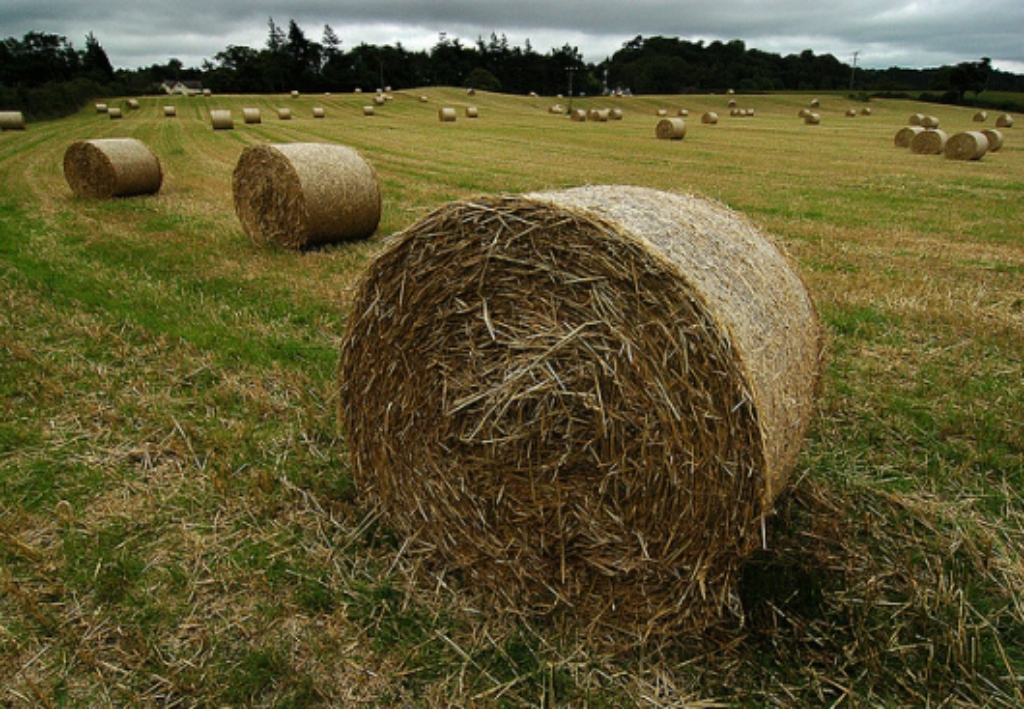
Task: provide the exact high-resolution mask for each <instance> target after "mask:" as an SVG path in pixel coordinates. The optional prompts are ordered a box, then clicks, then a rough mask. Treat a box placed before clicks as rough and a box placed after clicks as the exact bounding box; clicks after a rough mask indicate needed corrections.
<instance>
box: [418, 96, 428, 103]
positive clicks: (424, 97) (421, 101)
mask: <svg viewBox="0 0 1024 709" xmlns="http://www.w3.org/2000/svg"><path fill="white" fill-rule="evenodd" d="M429 101H430V99H429V98H427V97H426V96H420V103H428V102H429Z"/></svg>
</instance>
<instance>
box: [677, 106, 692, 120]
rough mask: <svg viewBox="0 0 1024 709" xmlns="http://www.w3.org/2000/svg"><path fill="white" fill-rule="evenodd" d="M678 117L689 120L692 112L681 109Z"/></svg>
mask: <svg viewBox="0 0 1024 709" xmlns="http://www.w3.org/2000/svg"><path fill="white" fill-rule="evenodd" d="M676 115H677V116H679V117H680V118H687V117H689V115H690V111H689V109H686V108H680V109H679V110H678V111H677V112H676Z"/></svg>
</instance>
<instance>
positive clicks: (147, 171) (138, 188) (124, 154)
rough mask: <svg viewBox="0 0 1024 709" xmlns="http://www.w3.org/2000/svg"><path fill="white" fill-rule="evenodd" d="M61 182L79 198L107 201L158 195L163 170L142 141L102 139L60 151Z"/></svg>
mask: <svg viewBox="0 0 1024 709" xmlns="http://www.w3.org/2000/svg"><path fill="white" fill-rule="evenodd" d="M64 179H65V180H67V183H68V186H69V187H70V188H71V191H72V192H73V193H74V194H75V195H77V196H79V197H89V198H92V199H111V198H113V197H130V196H132V195H140V194H155V193H157V192H159V191H160V185H161V184H162V183H163V170H162V169H161V167H160V161H159V160H158V159H157V157H156V155H154V154H153V151H152V150H150V149H149V148H148V147H147V146H146V144H145V143H143V142H142V141H139V140H136V139H135V138H102V139H98V140H80V141H77V142H74V143H72V144H71V145H70V146H68V149H67V150H66V151H64Z"/></svg>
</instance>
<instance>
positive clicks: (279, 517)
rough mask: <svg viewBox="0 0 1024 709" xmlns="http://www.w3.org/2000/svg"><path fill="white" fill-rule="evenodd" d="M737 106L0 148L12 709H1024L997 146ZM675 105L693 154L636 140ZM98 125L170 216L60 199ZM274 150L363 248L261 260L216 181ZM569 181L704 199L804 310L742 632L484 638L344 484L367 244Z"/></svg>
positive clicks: (129, 123) (137, 115)
mask: <svg viewBox="0 0 1024 709" xmlns="http://www.w3.org/2000/svg"><path fill="white" fill-rule="evenodd" d="M421 93H423V94H426V95H427V96H428V97H429V103H427V104H421V103H420V102H419V101H418V100H417V97H418V96H419V95H420V94H421ZM740 99H741V103H743V104H744V105H748V104H749V105H750V106H751V107H753V108H754V109H755V110H756V116H755V117H753V118H742V119H739V118H731V117H729V116H728V115H727V110H724V107H725V101H724V97H721V96H678V97H634V98H630V99H622V100H620V101H619V102H618V105H621V107H622V108H623V110H624V112H625V117H624V119H623V121H621V122H615V123H606V124H595V123H585V124H577V123H573V122H571V121H569V120H567V119H565V118H559V117H556V116H552V115H550V114H548V113H547V107H548V105H549V104H551V103H554V102H555V99H545V98H528V97H514V96H503V95H490V94H481V95H478V96H476V97H473V98H472V99H470V98H469V97H467V96H466V95H465V93H464V92H462V91H457V90H448V89H426V90H423V91H413V92H409V93H403V92H398V93H397V94H396V98H395V100H394V101H393V102H390V103H389V104H388V105H387V106H384V107H378V110H377V115H376V116H374V117H372V118H367V117H363V116H362V114H361V106H362V105H363V104H364V103H366V102H367V101H368V97H366V96H357V95H333V96H317V97H312V96H306V97H303V98H301V99H298V100H295V99H291V98H289V97H287V96H215V97H211V98H210V99H185V98H180V97H174V98H165V97H157V98H150V99H144V100H143V101H142V108H141V110H139V111H137V112H130V113H128V114H127V115H126V116H125V118H124V119H123V120H122V121H120V122H114V121H110V120H109V119H107V118H106V117H105V116H98V115H96V114H95V113H93V112H92V111H90V110H83V111H82V112H81V113H80V114H79V115H76V116H73V117H70V118H68V119H64V120H61V121H55V122H49V123H40V124H33V125H30V126H29V129H28V130H27V131H24V132H8V133H4V134H2V135H0V185H2V187H0V398H2V399H3V409H2V410H3V412H4V413H3V415H2V416H0V704H2V705H4V706H13V707H36V706H115V705H127V706H151V705H152V706H164V705H167V706H206V705H216V706H222V705H223V706H280V707H285V706H288V707H291V706H351V705H361V706H379V707H391V706H423V707H442V706H443V707H447V706H452V705H457V706H499V707H516V706H549V707H554V706H587V707H618V706H652V707H679V706H715V705H721V706H737V707H767V706H791V707H804V706H842V707H846V706H849V707H854V706H872V707H873V706H893V707H895V706H947V707H967V706H971V707H974V706H989V707H1015V706H1021V705H1024V681H1022V679H1021V677H1022V675H1024V649H1022V648H1024V609H1022V608H1021V605H1020V588H1021V587H1022V586H1024V541H1022V540H1024V492H1022V491H1024V362H1022V353H1024V335H1022V333H1024V300H1022V296H1021V294H1022V293H1024V232H1022V230H1021V226H1020V225H1021V221H1022V220H1021V217H1022V213H1021V207H1020V195H1021V193H1022V191H1024V145H1022V144H1021V141H1020V139H1019V136H1018V135H1017V133H1015V130H1016V129H1010V130H1007V131H1005V135H1006V144H1005V146H1004V148H1003V149H1002V150H1001V151H1000V152H998V153H995V154H991V155H988V156H986V157H985V158H984V159H983V160H982V161H980V162H976V163H959V162H954V161H948V160H944V159H942V158H939V157H935V158H932V157H924V156H915V155H911V154H910V153H909V152H907V151H904V150H898V149H896V148H894V147H893V145H892V137H893V135H894V134H895V132H896V131H897V130H898V129H899V128H900V127H901V126H902V125H904V123H905V121H906V118H907V117H908V116H909V115H910V114H912V113H915V112H926V113H931V114H935V115H938V116H939V118H940V119H941V121H942V123H943V125H944V127H947V129H948V130H950V131H955V130H958V129H960V130H965V129H971V128H974V127H976V124H974V123H973V122H972V121H971V116H972V115H973V111H972V110H970V109H963V108H956V107H949V106H939V105H930V104H918V103H912V102H905V101H891V100H884V101H882V100H876V101H873V102H872V104H871V105H872V109H873V115H872V116H869V117H868V116H858V117H856V118H846V117H844V116H843V112H844V111H845V108H846V107H847V106H846V103H847V102H846V100H845V99H843V98H842V97H839V96H823V97H822V99H823V103H824V104H825V106H824V107H823V109H822V124H821V125H820V126H816V127H811V126H805V125H804V124H803V123H802V122H801V121H800V120H799V119H798V118H797V117H796V113H797V111H798V110H799V109H800V108H801V107H803V106H804V105H805V104H806V102H807V100H808V99H807V97H805V96H799V95H765V96H750V97H745V96H744V97H740ZM471 101H472V103H473V104H475V105H477V106H479V108H480V118H479V119H477V120H474V121H470V120H467V119H465V118H464V117H463V114H462V108H463V107H464V106H465V105H467V104H469V103H470V102H471ZM166 103H173V104H176V105H177V106H178V117H177V118H173V119H165V118H164V117H163V113H162V108H161V107H162V106H163V105H164V104H166ZM563 103H565V101H564V100H563ZM607 103H609V100H605V99H600V98H575V99H574V105H575V106H577V107H583V108H588V107H590V106H603V105H605V104H607ZM279 105H285V106H288V107H290V108H291V109H292V113H293V116H294V119H293V120H292V121H287V122H282V121H279V120H278V119H277V118H276V112H275V108H276V107H277V106H279ZM314 105H323V106H324V107H325V109H326V112H327V118H326V119H325V120H317V121H314V120H313V119H312V117H311V115H312V114H311V111H312V107H313V106H314ZM441 105H451V106H454V107H455V108H456V109H457V111H458V112H459V120H458V121H457V122H456V123H455V124H444V125H442V124H440V123H439V122H438V120H437V116H436V111H437V108H438V107H439V106H441ZM245 106H256V107H259V108H260V109H261V110H262V112H263V117H264V122H263V124H262V125H260V126H245V125H244V124H242V122H241V110H242V108H243V107H245ZM679 107H686V108H689V110H690V112H691V113H690V120H689V121H688V131H687V136H686V139H685V140H683V141H681V142H676V141H672V142H669V141H658V140H656V139H655V137H654V126H655V124H656V122H657V118H656V115H655V114H656V111H657V110H658V109H659V108H668V109H674V108H679ZM210 108H229V109H231V110H232V111H233V112H234V114H235V116H236V128H235V130H234V131H232V132H230V133H226V132H221V131H218V132H214V131H212V130H211V129H210V126H209V122H208V110H209V109H210ZM709 109H714V110H718V111H719V113H720V115H722V120H721V122H720V124H719V125H717V126H702V125H701V124H700V123H699V116H700V114H701V113H702V112H703V111H705V110H709ZM115 135H127V136H134V137H138V138H140V139H142V140H144V141H146V142H147V143H148V144H149V145H150V146H151V147H152V148H153V149H154V151H155V152H156V153H157V154H158V156H159V157H160V159H161V163H162V166H163V169H164V174H165V181H164V185H163V188H162V190H161V192H160V194H159V195H156V196H149V197H142V198H134V199H124V200H114V201H109V202H92V201H86V200H80V199H76V198H74V197H73V196H72V195H71V193H70V191H69V190H68V188H67V186H66V184H65V183H64V180H63V175H62V172H61V160H62V156H63V152H64V150H65V149H66V147H67V145H68V144H70V142H71V141H73V140H76V139H82V138H95V137H106V136H115ZM295 140H301V141H331V142H341V143H344V144H347V145H350V146H352V147H354V148H356V149H358V150H359V151H360V152H361V153H362V154H363V156H364V157H365V158H366V159H367V160H368V161H370V162H371V164H373V166H374V168H375V169H376V171H377V173H378V176H379V179H380V182H381V185H382V189H383V193H384V204H383V214H382V222H381V226H380V230H379V232H378V235H377V236H376V237H375V238H374V239H372V240H369V241H367V242H361V243H352V244H343V245H338V246H332V247H328V248H324V249H320V250H316V251H311V252H307V253H302V254H296V253H291V252H284V251H280V250H274V249H258V248H256V247H255V246H253V245H252V244H251V243H249V241H248V240H247V239H246V237H245V235H244V234H243V233H242V231H241V228H240V226H239V224H238V222H237V219H236V217H235V215H234V210H233V205H232V200H231V188H230V182H231V171H232V169H233V167H234V165H235V163H236V161H237V158H238V156H239V155H240V153H241V151H242V149H243V148H244V147H245V146H246V145H251V144H255V143H261V142H267V141H295ZM586 183H606V184H614V183H626V184H640V185H645V186H650V187H655V188H660V189H666V190H676V191H687V192H689V191H692V192H699V193H702V194H705V195H708V196H711V197H714V198H716V199H719V200H722V201H724V202H725V203H727V204H728V205H729V206H731V207H733V208H734V209H737V210H739V211H741V212H744V213H746V214H747V215H748V216H749V217H750V218H751V219H752V220H753V221H755V222H756V223H757V224H758V225H760V226H761V227H762V228H763V229H764V230H765V231H768V232H770V233H772V234H774V235H775V236H776V237H777V238H778V240H779V241H780V242H781V243H782V244H783V245H784V246H785V247H786V248H787V250H788V251H789V253H790V254H791V255H792V256H793V258H794V262H795V264H796V267H797V268H798V270H799V271H800V273H801V275H802V276H803V277H804V279H805V281H806V282H807V284H808V287H809V289H810V291H811V293H812V295H813V297H814V299H815V301H816V303H817V305H818V308H819V312H820V314H821V319H822V322H823V324H824V326H825V329H826V332H827V337H828V347H827V354H828V360H827V365H826V371H825V376H824V381H823V386H822V392H821V396H820V400H819V409H818V415H817V418H816V420H815V422H814V425H813V428H812V430H811V432H810V434H809V436H808V439H807V441H806V444H805V447H804V450H803V454H802V457H801V459H800V461H799V464H798V469H797V470H796V471H795V474H794V479H793V481H792V484H791V485H790V488H789V490H788V491H787V492H786V494H784V495H783V496H782V498H780V500H779V502H778V506H777V510H776V514H775V516H773V517H772V518H771V519H770V520H769V522H768V527H767V539H768V547H767V549H766V550H763V551H760V552H758V553H757V554H756V555H754V557H753V558H751V559H750V561H749V563H748V564H747V565H746V567H745V569H744V573H743V579H742V582H741V584H740V586H739V588H738V589H737V593H738V597H739V598H740V600H741V602H742V604H743V608H744V611H745V613H746V624H745V625H744V626H742V627H734V628H729V629H723V630H721V631H719V632H717V633H714V634H711V635H709V636H707V637H700V638H675V639H673V640H672V641H670V642H665V643H662V644H660V645H658V646H647V647H634V648H627V649H625V650H622V651H621V652H612V651H610V650H607V649H603V648H596V647H593V646H588V645H587V644H585V643H584V642H583V641H582V640H580V639H579V637H578V636H577V634H576V633H575V632H574V625H573V623H572V622H571V619H567V618H561V619H547V620H545V621H535V622H531V623H526V622H523V621H521V620H519V619H517V618H510V617H506V616H501V615H495V614H491V613H487V612H483V611H482V610H481V607H480V606H479V604H478V603H477V601H476V599H475V598H474V593H473V589H465V588H460V587H459V584H458V579H457V578H446V580H447V581H448V583H449V584H450V585H448V586H445V585H439V586H438V587H437V588H429V589H427V588H420V587H416V586H412V585H410V584H409V583H408V582H407V580H406V576H405V574H404V572H403V569H405V568H407V565H408V564H411V563H415V559H409V558H406V557H405V556H403V552H404V546H403V540H401V539H397V538H395V537H394V536H393V535H392V534H391V533H390V531H389V530H387V529H384V528H382V527H380V526H379V525H378V524H377V522H376V520H375V518H374V517H373V515H372V513H371V511H370V510H366V509H364V508H363V507H362V506H361V505H360V504H359V499H358V496H357V494H356V493H357V491H356V490H355V489H354V487H353V483H352V480H351V476H350V474H349V471H348V459H347V454H346V450H345V441H344V437H343V435H342V432H341V431H339V430H338V425H337V422H336V415H335V412H336V406H337V384H336V381H335V376H336V375H335V369H336V365H337V351H338V344H339V342H340V339H341V337H342V335H343V333H344V327H345V316H346V309H347V305H348V299H349V294H350V289H351V287H352V285H353V284H354V282H355V280H356V279H357V278H358V276H359V274H360V273H361V272H362V270H363V269H364V267H365V266H366V264H367V263H368V262H369V259H371V258H372V257H373V255H374V254H375V253H376V252H377V251H378V250H379V249H380V248H381V245H382V241H383V238H384V237H385V236H386V235H388V234H392V233H394V232H396V231H398V230H400V229H402V228H403V227H405V226H407V225H408V224H410V223H411V222H412V221H413V220H415V219H416V218H417V217H419V216H422V215H423V214H425V213H427V212H428V211H430V210H431V209H433V208H435V207H438V206H440V205H442V204H444V203H445V202H446V201H449V200H452V199H457V198H461V197H465V196H468V195H471V194H473V193H478V192H496V191H508V192H519V191H532V190H541V189H551V188H560V187H567V186H575V185H579V184H586ZM388 356H389V353H381V357H382V358H386V357H388ZM702 702H703V704H702Z"/></svg>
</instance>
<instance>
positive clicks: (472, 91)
mask: <svg viewBox="0 0 1024 709" xmlns="http://www.w3.org/2000/svg"><path fill="white" fill-rule="evenodd" d="M466 95H467V96H476V89H466Z"/></svg>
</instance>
